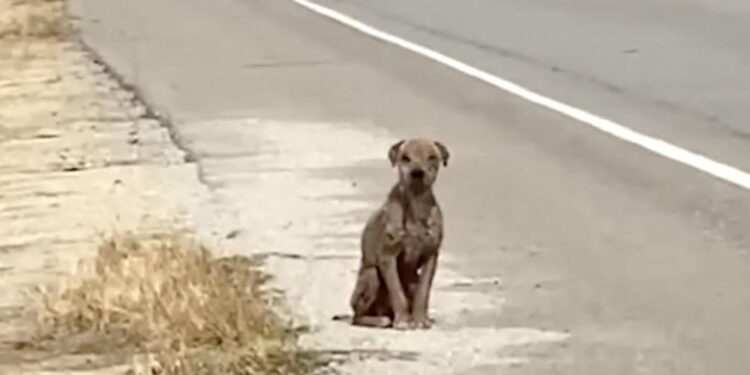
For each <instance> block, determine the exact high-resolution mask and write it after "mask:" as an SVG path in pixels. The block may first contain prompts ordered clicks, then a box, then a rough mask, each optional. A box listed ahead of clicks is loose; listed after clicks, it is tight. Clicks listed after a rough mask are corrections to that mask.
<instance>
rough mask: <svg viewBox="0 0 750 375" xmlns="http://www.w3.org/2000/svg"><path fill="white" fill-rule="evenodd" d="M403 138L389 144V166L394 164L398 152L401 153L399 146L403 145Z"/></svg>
mask: <svg viewBox="0 0 750 375" xmlns="http://www.w3.org/2000/svg"><path fill="white" fill-rule="evenodd" d="M404 142H405V141H404V140H403V139H402V140H400V141H398V142H396V143H394V144H393V146H391V149H390V150H388V160H390V161H391V166H395V165H396V160H398V154H400V153H401V146H403V145H404Z"/></svg>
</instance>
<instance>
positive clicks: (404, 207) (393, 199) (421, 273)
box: [350, 139, 449, 329]
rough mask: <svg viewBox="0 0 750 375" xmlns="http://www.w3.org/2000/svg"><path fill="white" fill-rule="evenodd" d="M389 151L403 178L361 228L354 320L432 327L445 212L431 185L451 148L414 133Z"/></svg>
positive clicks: (377, 324)
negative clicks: (431, 304) (431, 302)
mask: <svg viewBox="0 0 750 375" xmlns="http://www.w3.org/2000/svg"><path fill="white" fill-rule="evenodd" d="M388 157H389V159H390V161H391V164H392V165H393V166H395V167H398V172H399V173H398V174H399V179H398V182H397V183H396V185H395V186H393V188H392V189H391V191H390V193H389V194H388V198H387V199H386V201H385V203H384V204H383V206H382V207H381V208H380V209H379V210H378V211H376V212H375V213H374V214H373V215H372V216H371V217H370V219H369V220H368V221H367V224H366V225H365V229H364V231H363V233H362V241H361V247H362V249H361V250H362V257H361V261H360V268H359V273H358V277H357V281H356V284H355V287H354V291H353V293H352V296H351V301H350V305H351V308H352V310H353V312H354V317H353V319H352V322H353V324H355V325H360V326H367V327H379V328H385V327H391V326H392V327H394V328H397V329H408V328H429V327H430V326H431V325H432V320H431V319H430V317H429V315H428V307H429V306H428V305H429V298H430V290H431V288H432V282H433V279H434V277H435V271H436V269H437V259H438V253H439V249H440V245H441V243H442V240H443V216H442V212H441V210H440V206H439V205H438V203H437V200H436V199H435V196H434V194H433V192H432V186H433V184H434V182H435V180H436V179H437V175H438V171H439V169H440V166H441V164H442V165H443V166H445V165H447V164H448V158H449V153H448V149H447V148H446V147H445V146H444V145H443V144H441V143H439V142H434V141H430V140H426V139H410V140H403V141H400V142H398V143H396V144H394V145H393V146H392V147H391V149H390V151H389V153H388Z"/></svg>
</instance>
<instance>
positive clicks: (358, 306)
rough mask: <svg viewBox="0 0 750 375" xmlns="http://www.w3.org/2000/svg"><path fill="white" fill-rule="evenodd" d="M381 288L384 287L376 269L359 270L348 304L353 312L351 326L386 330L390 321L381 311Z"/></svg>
mask: <svg viewBox="0 0 750 375" xmlns="http://www.w3.org/2000/svg"><path fill="white" fill-rule="evenodd" d="M382 288H384V285H382V283H381V280H380V275H378V269H377V268H376V267H366V268H362V269H360V270H359V276H358V277H357V283H356V284H355V286H354V291H353V292H352V297H351V300H350V302H349V303H350V305H351V308H352V310H353V312H354V317H353V318H352V324H354V325H358V326H365V327H374V328H386V327H389V326H390V325H391V319H390V318H389V317H388V316H387V315H386V314H384V313H383V311H381V310H383V307H384V306H381V305H382V304H383V294H384V293H383V292H384V290H382ZM386 300H387V298H386Z"/></svg>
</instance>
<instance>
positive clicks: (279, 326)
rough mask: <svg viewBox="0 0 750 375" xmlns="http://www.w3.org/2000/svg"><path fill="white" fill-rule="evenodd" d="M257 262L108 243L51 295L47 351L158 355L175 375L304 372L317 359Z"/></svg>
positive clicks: (152, 243) (133, 242)
mask: <svg viewBox="0 0 750 375" xmlns="http://www.w3.org/2000/svg"><path fill="white" fill-rule="evenodd" d="M266 281H267V278H266V276H264V275H263V274H262V273H260V272H259V271H257V268H255V265H254V264H253V262H251V261H250V260H248V259H247V258H238V257H234V258H224V259H217V258H214V257H213V256H212V255H211V254H210V253H209V251H207V250H206V249H205V248H203V247H202V246H200V245H198V244H196V243H195V242H193V241H191V240H188V239H185V238H182V237H177V236H172V237H168V238H147V239H144V238H136V237H133V236H116V237H113V238H109V239H106V240H104V241H103V242H102V244H101V245H100V247H99V249H98V253H97V256H96V258H95V259H94V260H93V261H92V262H89V263H86V264H85V265H84V266H83V267H81V269H80V271H79V272H77V273H76V274H75V275H74V276H73V277H72V279H71V280H70V281H69V282H68V283H66V284H65V285H64V286H62V287H59V288H57V289H56V290H53V291H45V292H43V293H42V298H41V302H42V308H41V314H40V323H41V328H42V330H41V332H42V335H43V336H42V337H43V338H44V341H43V342H44V344H42V346H43V347H44V348H45V349H46V350H50V349H58V350H59V349H60V348H65V349H66V350H67V351H69V352H75V353H90V352H107V353H108V354H111V353H112V352H120V353H130V354H134V353H150V354H152V355H153V356H155V358H156V362H157V363H158V366H157V367H160V368H161V371H160V372H161V373H165V374H196V375H199V374H298V373H305V372H307V371H309V370H310V369H311V364H312V363H313V362H312V360H313V358H310V357H309V356H307V355H305V354H302V353H300V352H298V351H297V348H296V338H297V337H296V334H295V332H294V331H293V329H292V327H291V326H290V325H289V324H287V323H286V322H285V321H283V320H282V319H281V318H279V316H278V315H276V314H275V313H274V312H273V311H272V309H271V306H270V304H271V301H270V299H271V296H272V295H271V294H269V293H270V292H269V291H268V290H267V288H266V287H265V284H266Z"/></svg>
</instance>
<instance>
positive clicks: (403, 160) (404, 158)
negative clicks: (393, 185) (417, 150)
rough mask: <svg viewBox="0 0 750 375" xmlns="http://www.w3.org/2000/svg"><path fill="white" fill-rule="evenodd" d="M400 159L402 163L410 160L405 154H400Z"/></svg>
mask: <svg viewBox="0 0 750 375" xmlns="http://www.w3.org/2000/svg"><path fill="white" fill-rule="evenodd" d="M401 161H402V162H404V163H408V162H410V161H411V158H410V157H409V156H407V155H404V156H401Z"/></svg>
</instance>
